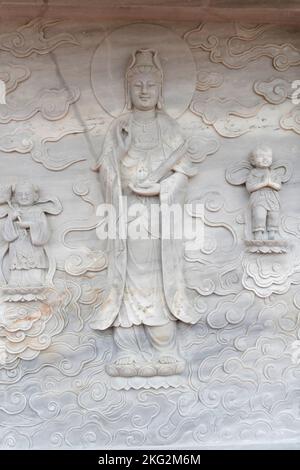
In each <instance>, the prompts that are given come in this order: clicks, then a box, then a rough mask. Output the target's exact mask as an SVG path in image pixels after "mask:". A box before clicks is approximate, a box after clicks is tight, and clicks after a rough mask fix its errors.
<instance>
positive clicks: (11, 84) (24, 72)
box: [0, 64, 30, 94]
mask: <svg viewBox="0 0 300 470" xmlns="http://www.w3.org/2000/svg"><path fill="white" fill-rule="evenodd" d="M29 77H30V70H29V68H28V67H26V66H24V65H16V64H1V66H0V80H3V82H4V83H5V89H6V94H8V93H11V92H12V91H14V90H15V89H16V88H17V86H18V85H19V83H22V82H24V81H25V80H27V79H28V78H29Z"/></svg>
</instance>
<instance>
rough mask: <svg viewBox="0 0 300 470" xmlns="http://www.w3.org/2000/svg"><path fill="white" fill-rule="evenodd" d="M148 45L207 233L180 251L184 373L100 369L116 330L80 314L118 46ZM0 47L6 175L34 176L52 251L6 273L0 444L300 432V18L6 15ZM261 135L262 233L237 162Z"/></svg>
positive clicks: (194, 444)
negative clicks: (35, 277) (29, 279)
mask: <svg viewBox="0 0 300 470" xmlns="http://www.w3.org/2000/svg"><path fill="white" fill-rule="evenodd" d="M2 3H5V2H1V5H2ZM56 3H58V2H56ZM166 3H167V2H166ZM168 3H170V4H171V3H172V2H168ZM190 3H191V4H193V3H197V2H190ZM215 3H218V4H219V5H218V6H220V4H221V3H222V2H215ZM253 3H256V2H253ZM293 3H296V2H293ZM50 6H51V2H50ZM154 32H155V34H154ZM146 47H148V48H150V49H156V50H158V53H159V54H160V58H161V63H162V68H163V69H164V73H165V79H166V82H165V90H164V93H165V94H166V97H167V102H168V110H169V113H170V115H171V116H172V119H174V120H176V121H177V124H178V125H179V126H180V129H181V130H182V132H183V134H184V135H185V136H186V137H187V138H189V139H190V140H191V141H192V142H194V147H193V148H190V158H191V161H192V162H193V164H194V165H196V166H197V172H196V174H195V176H193V177H191V178H190V179H189V183H188V189H187V200H189V201H194V202H195V201H196V202H201V203H202V204H203V205H204V219H203V224H204V235H205V238H204V245H203V246H202V248H201V249H199V250H198V251H186V253H185V257H184V267H185V282H186V287H187V293H188V297H189V302H190V304H191V305H192V308H193V311H194V312H196V314H197V317H198V321H197V323H196V324H194V325H192V324H187V323H183V322H177V323H178V325H177V341H178V344H179V345H180V349H181V352H182V355H183V356H184V358H185V360H186V362H187V366H186V368H185V370H184V371H183V372H182V373H181V374H179V375H177V376H174V377H170V378H168V377H166V378H161V377H160V378H159V377H153V378H152V379H153V380H152V381H151V380H150V379H149V378H148V377H142V378H141V377H139V379H140V380H139V381H137V382H134V378H131V380H129V379H128V380H127V379H126V378H124V377H123V378H117V379H116V380H115V381H113V380H112V379H113V378H112V377H110V376H109V375H108V374H107V371H106V365H107V364H108V363H109V362H110V361H111V359H112V355H113V347H114V341H113V334H112V330H111V328H108V329H104V330H102V331H99V330H97V329H93V328H92V324H93V323H94V322H95V318H96V316H97V315H99V311H100V312H101V302H102V301H103V295H104V292H105V291H106V287H107V266H108V257H107V253H106V251H105V247H104V246H103V244H102V242H101V241H100V240H99V238H98V237H97V233H96V229H97V225H98V223H99V217H98V216H97V214H96V210H97V207H98V205H99V204H100V203H101V202H102V201H103V194H102V189H103V188H102V187H101V182H100V179H99V175H98V173H97V172H95V171H93V168H94V167H95V165H96V162H97V161H98V159H99V156H100V155H101V149H102V148H103V144H104V138H105V136H106V134H107V131H108V129H109V126H111V125H112V124H113V123H114V122H115V121H116V119H118V116H119V115H120V112H121V111H122V107H123V106H124V103H125V95H124V88H123V82H122V80H124V74H125V70H126V66H127V65H128V60H129V58H130V54H131V53H132V52H133V51H135V50H137V49H140V48H146ZM0 57H1V60H0V79H1V80H2V82H4V83H5V88H6V94H5V93H4V91H3V90H2V93H1V96H2V98H3V97H5V103H4V102H3V99H2V101H1V104H0V174H1V178H0V183H1V188H2V189H3V188H4V189H5V188H6V190H7V187H11V188H14V185H16V183H18V181H20V180H24V179H26V180H27V181H30V182H31V183H32V184H33V185H35V186H36V187H38V188H39V201H41V204H45V207H46V208H45V210H44V209H43V210H44V212H43V214H44V215H43V217H44V218H46V220H47V227H48V229H47V230H49V235H48V237H47V241H45V243H44V244H43V247H45V249H46V250H47V253H46V254H47V260H53V261H52V262H51V263H52V264H51V263H50V264H49V263H47V268H48V269H50V268H51V269H52V271H51V276H50V277H51V279H50V278H49V279H50V281H51V282H50V281H49V283H44V285H43V287H44V288H45V289H46V292H43V294H44V296H42V298H32V299H31V300H26V299H25V300H24V299H23V300H22V298H18V299H17V300H15V301H12V302H8V300H9V299H8V300H7V298H6V297H5V296H7V292H6V291H5V286H6V284H7V282H5V279H4V280H3V279H2V283H1V286H2V289H3V291H2V293H1V302H0V307H1V309H0V397H1V400H0V418H1V426H0V447H1V448H3V449H17V448H18V449H20V448H21V449H29V448H33V449H39V448H51V449H64V448H66V449H71V448H74V449H82V448H83V449H93V448H100V447H105V448H116V447H119V448H120V447H121V448H124V447H128V448H139V447H140V448H145V447H157V448H163V447H165V448H180V447H181V448H205V447H207V446H211V447H230V446H231V447H232V446H240V447H263V446H267V447H272V446H273V447H276V446H277V447H278V446H281V447H299V446H300V442H299V432H300V411H299V410H300V393H299V381H300V198H299V194H300V160H299V155H300V105H299V104H295V99H296V100H297V98H298V99H299V96H298V95H297V93H296V92H297V88H293V87H292V85H293V83H294V81H295V80H300V33H299V30H298V29H297V27H295V26H292V25H286V26H284V25H281V26H278V25H277V26H276V25H274V24H257V25H254V24H251V25H250V24H247V25H246V24H245V21H244V22H243V23H236V24H234V23H229V22H228V23H217V22H216V23H201V24H200V21H199V22H198V21H193V22H191V21H184V22H176V21H174V22H164V21H163V20H161V21H157V22H152V21H143V22H142V21H140V20H138V24H137V23H136V22H135V21H128V20H126V21H122V20H114V21H103V22H101V21H98V22H95V21H89V19H88V18H83V19H82V20H80V19H78V18H74V19H72V18H69V19H60V18H52V17H51V18H50V17H43V16H39V17H36V18H33V19H30V18H28V16H26V15H23V18H21V17H20V15H19V16H18V18H17V19H15V20H13V18H11V19H9V20H7V21H6V22H5V24H3V25H2V28H1V34H0ZM298 88H299V87H298ZM295 93H296V94H295ZM296 102H297V101H296ZM118 106H119V108H120V109H118ZM168 110H166V111H168ZM262 146H263V147H268V148H271V149H272V153H273V165H275V166H276V171H277V172H279V173H276V174H277V175H278V174H279V176H278V181H281V182H283V183H284V184H282V187H281V186H280V205H279V203H278V206H276V215H277V216H278V219H277V221H278V223H277V222H276V223H277V225H276V238H277V231H278V240H275V241H274V240H268V243H264V241H263V240H252V238H251V230H249V225H247V224H249V217H250V216H251V211H250V207H249V193H248V191H247V189H246V187H245V184H244V183H245V182H246V178H245V175H242V176H241V178H239V175H237V173H238V171H241V172H243V164H244V167H245V168H246V170H245V171H248V172H249V171H253V168H252V170H251V168H250V166H249V165H250V163H249V157H250V155H251V154H252V152H253V151H254V150H255V149H256V148H258V147H262ZM282 162H283V163H282ZM247 165H248V166H247ZM245 168H244V169H245ZM282 168H283V169H282ZM274 171H275V170H274ZM2 189H1V191H2ZM1 198H2V199H3V198H4V199H3V201H2V203H1V204H0V224H1V227H0V232H1V246H0V250H1V252H0V255H1V260H3V262H4V266H6V268H5V269H6V270H7V269H9V266H8V265H7V264H5V263H8V258H7V240H6V239H5V237H3V230H4V224H5V223H6V221H7V218H8V217H9V214H10V211H12V210H13V209H14V210H15V209H16V207H15V206H14V204H15V202H14V201H13V200H12V202H11V203H10V204H8V199H9V198H8V197H6V196H3V194H1ZM53 201H54V202H53ZM43 207H44V206H43ZM279 208H280V211H279ZM268 210H269V209H268ZM249 211H250V212H249ZM45 214H46V215H45ZM21 217H22V216H21ZM17 219H18V216H17V215H16V217H15V221H16V220H17ZM270 238H272V237H270ZM279 239H280V241H279ZM277 241H278V243H275V242H277ZM33 251H34V247H33ZM34 253H36V252H35V251H34ZM45 259H46V257H45ZM5 269H4V278H5V277H6V281H7V274H6V275H5V272H7V271H5ZM39 287H41V286H39ZM10 294H11V292H10ZM21 294H22V292H21ZM27 294H28V292H27V293H25V294H24V295H27ZM14 295H16V293H15V292H14ZM22 295H23V294H22ZM22 295H21V297H22ZM14 299H15V297H14Z"/></svg>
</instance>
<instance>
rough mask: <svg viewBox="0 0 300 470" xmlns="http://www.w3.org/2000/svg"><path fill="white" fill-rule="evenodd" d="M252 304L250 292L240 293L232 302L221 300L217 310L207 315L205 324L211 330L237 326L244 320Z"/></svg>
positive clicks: (252, 297)
mask: <svg viewBox="0 0 300 470" xmlns="http://www.w3.org/2000/svg"><path fill="white" fill-rule="evenodd" d="M253 302H254V294H252V293H251V292H241V293H240V294H238V295H236V296H235V297H234V299H233V300H222V301H221V302H219V304H218V305H217V308H216V309H215V310H213V311H212V312H210V313H209V315H208V316H207V322H208V324H209V325H210V326H211V327H212V328H224V327H226V326H227V325H237V324H239V323H241V322H242V321H243V320H244V318H245V316H246V315H247V311H248V310H249V308H250V307H251V306H252V305H253Z"/></svg>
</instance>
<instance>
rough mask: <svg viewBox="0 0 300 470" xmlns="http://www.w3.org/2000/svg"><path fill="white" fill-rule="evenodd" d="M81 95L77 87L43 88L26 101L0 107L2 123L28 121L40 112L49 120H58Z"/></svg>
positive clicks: (0, 121) (0, 120) (9, 103)
mask: <svg viewBox="0 0 300 470" xmlns="http://www.w3.org/2000/svg"><path fill="white" fill-rule="evenodd" d="M79 96H80V91H79V89H78V88H77V87H70V88H68V89H67V88H61V89H51V90H41V91H39V92H38V93H37V95H36V96H35V97H34V98H33V99H31V100H30V101H27V102H26V103H23V104H20V103H11V102H8V103H7V104H6V106H2V107H1V108H0V123H1V124H7V123H8V122H10V121H26V120H27V119H30V118H31V117H33V116H34V115H35V114H37V113H38V112H40V113H41V115H42V117H43V118H44V119H47V120H48V121H57V120H58V119H62V118H63V117H65V116H66V115H67V113H68V111H69V107H70V105H71V104H73V103H75V102H76V101H77V100H78V99H79Z"/></svg>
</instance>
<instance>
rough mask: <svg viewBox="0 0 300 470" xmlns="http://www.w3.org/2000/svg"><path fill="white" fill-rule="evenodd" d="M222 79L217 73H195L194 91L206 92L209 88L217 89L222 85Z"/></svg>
mask: <svg viewBox="0 0 300 470" xmlns="http://www.w3.org/2000/svg"><path fill="white" fill-rule="evenodd" d="M223 81H224V77H223V75H222V74H221V73H219V72H206V71H200V72H198V73H197V83H196V89H197V90H198V91H207V90H209V89H210V88H218V87H220V86H221V85H222V83H223Z"/></svg>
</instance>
